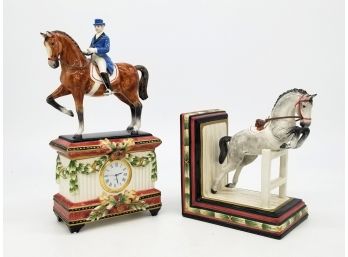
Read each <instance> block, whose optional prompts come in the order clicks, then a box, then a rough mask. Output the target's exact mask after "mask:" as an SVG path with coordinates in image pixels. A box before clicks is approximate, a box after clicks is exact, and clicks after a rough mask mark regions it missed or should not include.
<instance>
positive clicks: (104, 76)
mask: <svg viewBox="0 0 348 257" xmlns="http://www.w3.org/2000/svg"><path fill="white" fill-rule="evenodd" d="M100 76H101V77H102V79H103V81H104V84H105V86H106V88H107V89H109V90H110V91H109V92H107V93H111V92H112V88H111V83H110V79H109V74H108V73H107V72H101V73H100Z"/></svg>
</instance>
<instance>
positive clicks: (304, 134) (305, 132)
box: [294, 127, 311, 148]
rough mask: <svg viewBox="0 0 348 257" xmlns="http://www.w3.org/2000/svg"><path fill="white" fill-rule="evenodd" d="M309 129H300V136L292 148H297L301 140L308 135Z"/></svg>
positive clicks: (301, 142)
mask: <svg viewBox="0 0 348 257" xmlns="http://www.w3.org/2000/svg"><path fill="white" fill-rule="evenodd" d="M310 132H311V131H310V129H309V128H307V127H306V128H302V131H301V134H302V135H301V137H300V139H299V140H298V141H297V144H296V146H295V147H294V148H299V147H300V146H301V145H302V144H303V142H304V141H305V140H306V139H307V137H308V136H309V133H310Z"/></svg>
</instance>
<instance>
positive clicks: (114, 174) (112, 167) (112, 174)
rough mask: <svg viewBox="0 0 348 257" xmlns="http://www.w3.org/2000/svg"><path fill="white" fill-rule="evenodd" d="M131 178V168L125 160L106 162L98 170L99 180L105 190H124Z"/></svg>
mask: <svg viewBox="0 0 348 257" xmlns="http://www.w3.org/2000/svg"><path fill="white" fill-rule="evenodd" d="M131 178H132V169H131V167H130V165H129V163H128V162H127V161H125V160H116V161H110V162H107V163H106V164H105V165H104V166H103V168H102V169H101V171H100V175H99V180H100V184H101V186H102V187H103V189H104V190H105V191H107V192H120V191H122V190H124V189H125V188H126V187H127V186H128V185H129V182H130V180H131Z"/></svg>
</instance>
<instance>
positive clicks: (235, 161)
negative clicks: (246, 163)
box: [210, 153, 244, 194]
mask: <svg viewBox="0 0 348 257" xmlns="http://www.w3.org/2000/svg"><path fill="white" fill-rule="evenodd" d="M243 157H244V156H239V155H238V153H235V154H233V155H232V157H231V158H230V159H229V160H228V164H227V165H228V166H227V168H225V169H224V170H223V171H221V173H220V174H219V175H218V176H217V177H216V178H215V179H214V181H213V185H212V187H211V190H210V191H211V192H212V193H213V194H216V193H217V190H218V187H219V185H220V182H221V180H222V179H223V177H224V176H225V175H226V174H227V173H228V172H230V171H233V170H235V169H236V168H237V167H238V166H239V165H240V164H241V162H242V161H243Z"/></svg>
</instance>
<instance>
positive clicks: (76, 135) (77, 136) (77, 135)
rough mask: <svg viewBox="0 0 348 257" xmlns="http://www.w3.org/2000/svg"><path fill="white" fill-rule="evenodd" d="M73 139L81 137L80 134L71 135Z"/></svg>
mask: <svg viewBox="0 0 348 257" xmlns="http://www.w3.org/2000/svg"><path fill="white" fill-rule="evenodd" d="M73 138H74V139H82V135H81V134H75V135H73Z"/></svg>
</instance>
